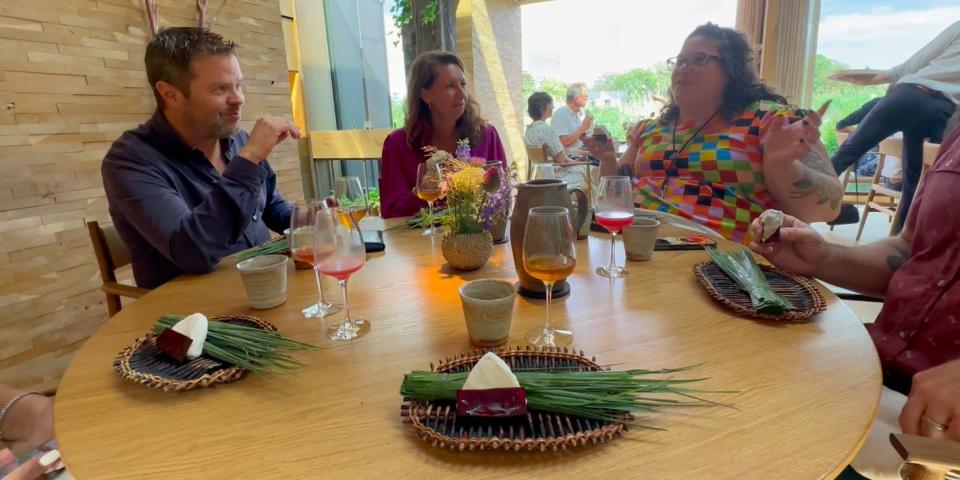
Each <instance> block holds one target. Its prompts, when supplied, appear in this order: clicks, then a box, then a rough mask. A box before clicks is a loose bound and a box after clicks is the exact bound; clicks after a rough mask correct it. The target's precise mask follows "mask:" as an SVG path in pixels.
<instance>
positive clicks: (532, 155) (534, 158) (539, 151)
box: [527, 145, 593, 201]
mask: <svg viewBox="0 0 960 480" xmlns="http://www.w3.org/2000/svg"><path fill="white" fill-rule="evenodd" d="M535 163H553V167H554V168H578V167H583V168H584V177H585V178H584V180H585V181H584V188H583V193H586V194H587V199H588V200H590V201H593V171H592V170H591V167H593V165H591V164H590V162H572V163H565V164H563V165H559V164H557V163H556V162H551V161H549V160H547V155H546V153H545V152H544V148H543V147H542V146H541V147H531V146H529V145H528V146H527V179H528V180H529V179H530V175H531V174H532V173H533V164H535Z"/></svg>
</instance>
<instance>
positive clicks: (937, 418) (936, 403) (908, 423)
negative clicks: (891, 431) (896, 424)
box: [900, 360, 960, 441]
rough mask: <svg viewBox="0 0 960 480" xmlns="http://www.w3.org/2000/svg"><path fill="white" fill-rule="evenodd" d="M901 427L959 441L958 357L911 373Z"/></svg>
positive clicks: (908, 430) (959, 369) (905, 431)
mask: <svg viewBox="0 0 960 480" xmlns="http://www.w3.org/2000/svg"><path fill="white" fill-rule="evenodd" d="M941 426H942V427H943V428H942V430H941V429H940V428H939V427H941ZM900 428H901V429H903V433H906V434H909V435H923V436H925V437H933V438H950V439H952V440H957V441H960V360H954V361H952V362H947V363H944V364H942V365H939V366H936V367H933V368H931V369H928V370H924V371H922V372H920V373H918V374H916V375H914V376H913V387H912V388H910V396H909V397H907V403H906V404H905V405H904V406H903V410H901V411H900Z"/></svg>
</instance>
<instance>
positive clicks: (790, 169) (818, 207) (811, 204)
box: [763, 142, 843, 222]
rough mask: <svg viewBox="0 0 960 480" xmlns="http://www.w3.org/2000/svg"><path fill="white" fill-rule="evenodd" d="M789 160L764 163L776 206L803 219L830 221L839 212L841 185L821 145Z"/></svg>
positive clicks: (764, 173)
mask: <svg viewBox="0 0 960 480" xmlns="http://www.w3.org/2000/svg"><path fill="white" fill-rule="evenodd" d="M807 150H808V151H807V152H806V153H804V154H803V155H802V156H800V157H799V158H797V159H796V160H794V161H792V162H776V163H774V162H766V161H765V162H764V166H763V176H764V180H765V182H766V186H767V189H768V190H769V191H770V194H771V195H772V196H773V198H774V200H776V202H777V205H778V206H779V207H780V209H781V210H783V211H784V212H786V213H789V214H791V215H793V216H795V217H797V218H799V219H801V220H803V221H805V222H822V221H830V220H833V219H834V218H837V214H839V212H840V201H841V200H842V199H843V187H842V185H841V183H840V179H839V178H838V177H837V175H836V174H835V173H834V171H833V167H832V166H831V165H830V159H829V157H828V156H827V152H826V150H825V149H824V148H823V144H821V143H820V142H817V143H816V145H814V146H813V147H812V148H808V149H807Z"/></svg>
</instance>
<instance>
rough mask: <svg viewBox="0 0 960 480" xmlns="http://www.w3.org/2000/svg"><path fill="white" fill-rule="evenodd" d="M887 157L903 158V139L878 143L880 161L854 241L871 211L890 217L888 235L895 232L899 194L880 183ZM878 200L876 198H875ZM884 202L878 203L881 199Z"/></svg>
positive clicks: (897, 224)
mask: <svg viewBox="0 0 960 480" xmlns="http://www.w3.org/2000/svg"><path fill="white" fill-rule="evenodd" d="M887 155H891V156H894V157H900V158H903V139H902V138H895V137H889V138H885V139H884V140H883V141H881V142H880V160H879V161H878V162H877V171H876V172H874V174H873V181H872V183H871V185H870V193H868V194H867V203H866V205H864V207H863V215H861V216H860V225H859V226H857V236H856V240H857V241H859V240H860V236H861V235H862V234H863V227H864V225H866V223H867V216H868V215H869V214H870V212H872V211H877V212H880V213H883V214H884V215H888V216H889V217H890V235H893V234H894V233H896V232H897V227H898V226H899V220H898V218H899V217H898V215H899V212H900V195H901V194H900V192H898V191H896V190H894V189H892V188H890V187H887V186H885V185H883V184H882V183H881V181H880V173H881V171H883V163H884V161H885V160H886V157H887ZM878 195H879V196H880V198H877V196H878ZM884 198H885V199H886V201H880V200H881V199H884Z"/></svg>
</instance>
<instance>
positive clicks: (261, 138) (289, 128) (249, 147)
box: [240, 116, 300, 163]
mask: <svg viewBox="0 0 960 480" xmlns="http://www.w3.org/2000/svg"><path fill="white" fill-rule="evenodd" d="M287 137H293V138H300V129H299V128H298V127H297V125H296V124H294V123H293V122H291V121H290V120H287V119H285V118H281V117H271V116H267V117H260V118H258V119H257V123H256V124H254V126H253V131H251V132H250V139H249V140H247V144H246V145H244V146H243V148H241V149H240V156H241V157H243V158H246V159H247V160H250V161H251V162H253V163H260V162H262V161H264V160H266V159H267V157H269V156H270V152H272V151H273V147H275V146H277V144H279V143H280V142H282V141H284V140H286V139H287Z"/></svg>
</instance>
